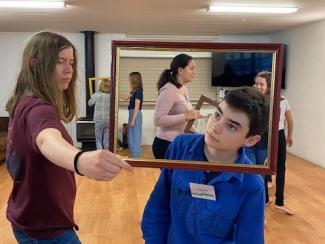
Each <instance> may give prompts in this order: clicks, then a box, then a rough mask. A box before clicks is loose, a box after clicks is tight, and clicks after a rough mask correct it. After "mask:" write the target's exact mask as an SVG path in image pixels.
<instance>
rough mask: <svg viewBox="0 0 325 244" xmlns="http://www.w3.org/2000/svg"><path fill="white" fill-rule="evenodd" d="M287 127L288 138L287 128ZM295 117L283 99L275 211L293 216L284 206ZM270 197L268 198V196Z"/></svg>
mask: <svg viewBox="0 0 325 244" xmlns="http://www.w3.org/2000/svg"><path fill="white" fill-rule="evenodd" d="M286 127H287V137H286V135H285V128H286ZM292 134H293V116H292V112H291V108H290V105H289V102H288V100H287V99H286V98H285V97H283V96H282V97H281V101H280V121H279V141H278V162H277V171H276V192H275V209H276V210H278V211H280V212H282V213H284V214H287V215H293V214H294V212H293V211H292V210H290V209H289V208H287V207H286V206H285V205H284V185H285V171H286V167H285V163H286V153H287V145H288V146H289V147H291V146H292V144H293V139H292ZM266 197H268V196H266Z"/></svg>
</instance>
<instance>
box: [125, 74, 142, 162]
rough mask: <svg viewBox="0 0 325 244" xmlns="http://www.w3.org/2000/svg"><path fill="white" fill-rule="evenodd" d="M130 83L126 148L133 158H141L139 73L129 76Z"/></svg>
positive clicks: (140, 90)
mask: <svg viewBox="0 0 325 244" xmlns="http://www.w3.org/2000/svg"><path fill="white" fill-rule="evenodd" d="M129 81H130V90H131V92H130V96H129V97H130V101H129V106H128V110H129V120H128V134H127V135H128V136H127V138H128V147H129V151H130V154H131V157H133V158H139V157H140V156H141V143H142V111H141V110H142V103H143V85H142V76H141V73H139V72H137V71H135V72H131V73H130V74H129Z"/></svg>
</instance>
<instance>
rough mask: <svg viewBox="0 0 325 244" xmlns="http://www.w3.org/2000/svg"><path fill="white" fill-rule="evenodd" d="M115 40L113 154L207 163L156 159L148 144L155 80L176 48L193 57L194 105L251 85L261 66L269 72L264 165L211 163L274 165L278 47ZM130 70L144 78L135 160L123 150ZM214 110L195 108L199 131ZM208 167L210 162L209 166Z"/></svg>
mask: <svg viewBox="0 0 325 244" xmlns="http://www.w3.org/2000/svg"><path fill="white" fill-rule="evenodd" d="M116 43H117V44H116V45H115V48H116V50H115V54H116V56H113V70H112V77H113V75H114V78H113V83H114V85H113V87H115V98H114V99H113V100H114V104H115V110H114V114H115V121H114V126H113V128H114V135H113V136H112V138H113V143H114V147H112V150H113V151H114V152H115V153H118V154H120V155H122V156H126V157H129V159H128V161H129V162H131V163H132V162H133V165H135V166H145V167H171V168H173V167H181V168H183V167H185V168H186V167H187V166H186V164H189V165H191V167H189V168H205V164H206V162H197V164H198V165H199V166H194V165H195V164H196V163H195V162H192V161H191V162H190V163H187V162H186V163H184V161H183V162H181V163H180V164H178V163H177V162H175V163H174V162H168V160H157V159H155V158H154V155H153V153H152V143H153V141H154V138H155V135H156V132H157V127H156V126H155V125H154V109H155V105H156V102H157V98H158V90H157V82H158V80H159V77H160V75H161V73H162V71H163V70H165V69H169V68H170V63H171V61H172V59H173V58H174V57H175V56H176V55H178V54H180V53H186V54H188V55H190V56H192V57H193V60H194V61H195V76H194V79H193V80H192V81H191V82H189V83H187V84H186V87H187V88H188V91H189V99H190V102H191V104H192V105H193V107H195V106H196V104H197V103H198V101H199V98H200V97H201V95H204V96H205V97H208V98H210V99H211V100H212V101H213V102H215V103H218V102H219V101H221V100H222V98H223V96H224V94H225V93H226V92H227V91H228V90H231V89H234V88H235V87H241V86H253V85H254V76H255V75H256V74H257V73H258V72H260V71H264V70H266V71H270V72H271V73H272V82H271V87H270V116H269V126H268V128H269V130H268V131H269V133H270V135H269V137H268V140H267V155H268V159H269V160H268V161H267V163H266V165H264V162H263V163H260V162H258V164H260V165H254V166H245V167H251V168H250V169H241V166H238V165H232V166H234V167H233V168H232V169H228V166H229V163H227V162H219V163H216V166H215V167H217V168H220V169H223V170H224V171H246V172H268V173H269V172H271V171H272V170H273V169H272V168H273V166H272V165H271V161H272V160H270V159H272V158H273V157H274V152H272V150H271V149H272V148H273V147H274V146H272V145H274V143H276V142H275V141H272V139H273V138H275V137H276V136H277V135H272V134H273V133H272V130H273V131H275V132H276V131H277V130H276V125H273V123H272V119H274V118H275V119H277V118H276V116H277V115H276V111H277V108H275V107H274V106H273V102H274V101H276V102H277V100H278V93H279V91H278V90H279V89H278V85H277V83H278V80H279V76H280V75H279V74H280V72H281V69H280V68H277V69H276V66H277V65H278V66H279V65H280V64H279V61H278V57H277V54H278V53H279V50H280V51H281V48H280V47H279V46H280V45H271V44H269V46H268V44H264V45H263V46H262V47H259V46H258V45H257V44H255V45H256V46H257V47H256V48H252V47H250V48H248V47H246V46H245V45H243V47H242V46H241V45H239V47H241V48H221V49H219V48H217V47H218V44H215V47H214V44H210V45H212V46H213V48H211V47H210V48H202V47H204V45H202V47H200V48H197V47H196V46H195V48H194V47H193V48H180V47H173V44H169V45H168V48H160V47H151V46H150V45H148V46H146V45H143V46H142V45H139V43H138V44H135V45H134V46H132V43H131V42H130V44H129V45H126V46H123V45H120V46H119V44H118V42H116ZM157 45H158V44H157ZM175 45H176V44H175ZM252 45H253V44H252ZM252 45H251V46H252ZM158 46H159V45H158ZM188 46H191V44H188ZM248 46H249V45H248ZM113 48H114V45H113ZM113 53H114V51H113ZM280 56H281V55H280ZM114 58H115V59H114ZM114 65H115V67H114ZM229 67H230V68H229ZM134 71H137V72H139V73H141V75H142V80H143V103H142V139H141V153H140V155H139V158H138V159H135V158H132V156H131V154H130V152H129V149H128V132H127V131H128V127H129V126H128V121H129V111H128V105H129V102H128V101H125V99H124V98H125V96H127V95H129V94H130V92H131V90H130V81H129V74H130V73H131V72H134ZM227 81H229V83H227ZM214 111H215V105H212V104H211V103H206V102H205V103H203V104H201V107H200V113H201V115H202V116H203V117H202V118H200V119H197V120H195V121H193V123H194V126H195V127H196V128H197V129H198V132H200V133H203V132H204V130H205V124H206V122H207V119H208V116H209V115H210V114H212V113H214ZM184 129H185V126H184ZM271 152H272V153H271ZM177 164H178V165H177ZM175 165H176V166H175ZM184 165H185V166H184ZM245 167H244V168H245ZM208 168H210V167H209V166H208Z"/></svg>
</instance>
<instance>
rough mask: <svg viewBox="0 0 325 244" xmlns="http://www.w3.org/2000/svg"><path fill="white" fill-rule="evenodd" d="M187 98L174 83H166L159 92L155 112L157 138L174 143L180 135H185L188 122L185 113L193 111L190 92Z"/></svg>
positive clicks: (186, 92)
mask: <svg viewBox="0 0 325 244" xmlns="http://www.w3.org/2000/svg"><path fill="white" fill-rule="evenodd" d="M184 88H185V94H186V95H185V97H184V96H183V95H182V94H181V93H180V91H179V89H178V88H177V87H176V86H175V85H173V84H172V83H170V82H168V83H166V84H165V85H164V86H163V87H162V88H160V90H159V92H158V100H157V103H156V107H155V112H154V125H155V126H156V127H157V132H156V136H157V137H158V138H160V139H163V140H167V141H172V140H173V139H174V138H175V137H176V136H177V135H178V134H180V133H183V131H184V129H185V126H186V123H187V122H186V120H185V115H184V113H185V112H187V111H189V110H192V109H193V107H192V105H191V103H190V101H189V96H188V90H187V88H186V87H184Z"/></svg>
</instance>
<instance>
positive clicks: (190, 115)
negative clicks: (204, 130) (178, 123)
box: [184, 109, 202, 121]
mask: <svg viewBox="0 0 325 244" xmlns="http://www.w3.org/2000/svg"><path fill="white" fill-rule="evenodd" d="M184 115H185V120H186V121H189V120H192V119H198V118H201V117H202V115H201V114H200V110H197V109H193V110H190V111H187V112H186V113H184Z"/></svg>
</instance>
